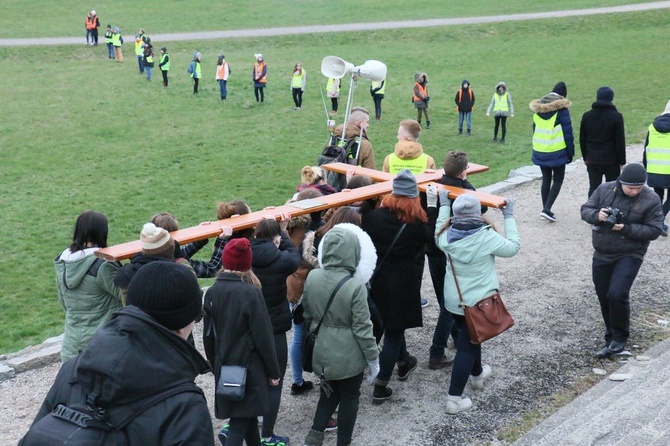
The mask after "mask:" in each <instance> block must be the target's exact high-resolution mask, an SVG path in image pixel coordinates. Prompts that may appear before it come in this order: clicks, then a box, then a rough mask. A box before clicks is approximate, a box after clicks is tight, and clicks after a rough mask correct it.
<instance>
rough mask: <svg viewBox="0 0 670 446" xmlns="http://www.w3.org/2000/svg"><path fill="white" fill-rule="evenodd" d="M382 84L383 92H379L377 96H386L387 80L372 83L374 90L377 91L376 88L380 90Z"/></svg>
mask: <svg viewBox="0 0 670 446" xmlns="http://www.w3.org/2000/svg"><path fill="white" fill-rule="evenodd" d="M382 82H384V86H383V87H382V88H381V90H379V91H378V92H376V93H375V94H384V90H386V80H384V81H379V82H377V81H372V89H373V90H374V89H376V88H379V86H380V85H381V84H382Z"/></svg>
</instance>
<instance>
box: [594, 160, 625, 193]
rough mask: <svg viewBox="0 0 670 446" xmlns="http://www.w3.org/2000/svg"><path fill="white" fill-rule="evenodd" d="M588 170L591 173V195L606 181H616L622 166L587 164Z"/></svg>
mask: <svg viewBox="0 0 670 446" xmlns="http://www.w3.org/2000/svg"><path fill="white" fill-rule="evenodd" d="M586 172H587V173H588V174H589V197H590V196H591V194H593V192H594V191H595V190H596V189H598V186H600V185H601V184H602V182H603V176H604V177H605V181H606V182H609V181H614V180H616V179H617V178H618V177H619V174H620V173H621V168H620V167H619V165H618V164H587V165H586Z"/></svg>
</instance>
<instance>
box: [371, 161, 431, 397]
mask: <svg viewBox="0 0 670 446" xmlns="http://www.w3.org/2000/svg"><path fill="white" fill-rule="evenodd" d="M427 221H428V217H427V216H426V212H425V211H424V210H423V208H422V207H421V201H420V200H419V189H418V187H417V184H416V178H415V177H414V175H413V174H412V172H411V171H409V170H408V169H404V170H401V171H400V172H399V173H398V175H397V176H396V177H395V178H394V180H393V193H392V194H391V195H388V196H386V197H384V198H383V199H382V202H381V205H380V207H379V208H378V209H375V210H372V211H370V212H369V213H368V215H367V216H366V218H365V219H364V220H363V229H364V230H365V232H367V233H368V234H370V237H371V238H372V241H373V242H374V245H375V248H376V249H377V256H378V257H377V269H376V270H375V276H374V278H373V279H372V283H371V285H372V300H373V301H374V303H375V305H376V306H377V308H378V309H379V312H380V313H381V316H382V319H383V321H384V346H383V348H382V352H381V354H380V355H379V367H380V371H379V374H378V375H377V379H376V381H375V388H374V392H373V397H372V401H373V402H374V403H377V404H379V403H382V402H384V401H385V400H388V399H389V398H391V394H392V393H393V392H392V390H391V389H390V388H388V387H387V386H388V383H389V380H390V379H391V374H392V373H393V369H394V368H395V366H396V364H397V365H398V380H399V381H405V380H407V378H408V377H409V375H410V373H411V372H412V371H413V370H414V369H415V368H416V366H417V359H416V357H414V356H412V355H410V354H409V352H408V351H407V345H406V342H405V330H406V329H408V328H414V327H420V326H421V325H422V324H423V318H422V314H421V273H420V271H421V270H420V268H419V261H418V257H419V256H421V255H423V252H424V251H423V248H424V246H425V244H426V243H427V242H428V241H429V240H430V232H429V231H428V226H427V225H426V222H427Z"/></svg>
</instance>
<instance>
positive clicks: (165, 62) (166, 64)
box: [158, 47, 170, 87]
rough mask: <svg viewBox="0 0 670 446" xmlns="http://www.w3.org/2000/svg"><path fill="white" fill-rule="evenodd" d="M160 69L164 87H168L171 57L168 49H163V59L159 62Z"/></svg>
mask: <svg viewBox="0 0 670 446" xmlns="http://www.w3.org/2000/svg"><path fill="white" fill-rule="evenodd" d="M158 68H159V69H160V70H161V75H162V76H163V87H167V86H168V71H170V55H169V54H168V50H167V48H166V47H163V48H161V58H160V59H159V61H158Z"/></svg>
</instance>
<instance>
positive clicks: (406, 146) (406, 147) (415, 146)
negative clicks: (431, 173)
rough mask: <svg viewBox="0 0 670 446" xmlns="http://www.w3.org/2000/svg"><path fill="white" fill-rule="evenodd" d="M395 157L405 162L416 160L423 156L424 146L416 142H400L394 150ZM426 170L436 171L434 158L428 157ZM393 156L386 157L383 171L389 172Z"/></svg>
mask: <svg viewBox="0 0 670 446" xmlns="http://www.w3.org/2000/svg"><path fill="white" fill-rule="evenodd" d="M393 153H394V154H395V156H397V157H398V158H400V159H403V160H414V159H417V158H418V157H420V156H421V155H423V146H422V145H421V144H420V143H418V142H416V141H406V140H403V141H398V143H397V144H396V145H395V149H394V150H393ZM426 157H427V159H426V169H435V160H434V159H433V157H432V156H430V155H426ZM390 159H391V155H386V158H384V166H383V167H382V170H383V171H384V172H389V162H390Z"/></svg>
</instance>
